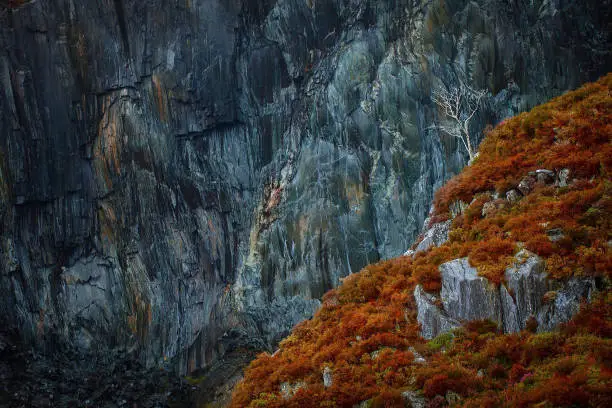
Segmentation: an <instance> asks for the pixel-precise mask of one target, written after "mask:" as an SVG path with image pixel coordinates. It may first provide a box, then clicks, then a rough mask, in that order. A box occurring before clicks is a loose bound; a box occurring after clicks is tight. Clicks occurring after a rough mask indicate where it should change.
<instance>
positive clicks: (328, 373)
mask: <svg viewBox="0 0 612 408" xmlns="http://www.w3.org/2000/svg"><path fill="white" fill-rule="evenodd" d="M333 383H334V379H333V377H332V370H331V368H329V367H325V368H324V369H323V386H324V387H325V388H329V387H331V386H332V384H333Z"/></svg>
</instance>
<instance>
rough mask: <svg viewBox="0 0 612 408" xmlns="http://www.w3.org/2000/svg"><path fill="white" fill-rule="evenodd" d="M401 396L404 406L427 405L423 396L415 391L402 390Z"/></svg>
mask: <svg viewBox="0 0 612 408" xmlns="http://www.w3.org/2000/svg"><path fill="white" fill-rule="evenodd" d="M402 398H404V407H405V408H425V407H426V406H427V401H426V400H425V397H423V396H422V395H420V394H419V393H417V392H415V391H404V392H403V393H402Z"/></svg>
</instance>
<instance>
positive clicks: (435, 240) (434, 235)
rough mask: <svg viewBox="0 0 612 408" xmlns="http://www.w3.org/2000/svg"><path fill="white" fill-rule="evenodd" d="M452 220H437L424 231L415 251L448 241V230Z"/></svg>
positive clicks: (424, 249)
mask: <svg viewBox="0 0 612 408" xmlns="http://www.w3.org/2000/svg"><path fill="white" fill-rule="evenodd" d="M451 223H452V221H450V220H449V221H444V222H439V223H436V224H434V225H432V226H431V228H429V229H428V230H427V231H425V234H424V237H423V240H422V241H421V242H419V245H417V247H416V251H415V252H421V251H426V250H428V249H429V248H431V247H436V246H440V245H442V244H443V243H445V242H446V241H448V232H449V231H450V226H451Z"/></svg>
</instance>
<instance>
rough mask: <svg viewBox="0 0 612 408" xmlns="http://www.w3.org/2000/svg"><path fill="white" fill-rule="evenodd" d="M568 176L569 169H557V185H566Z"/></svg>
mask: <svg viewBox="0 0 612 408" xmlns="http://www.w3.org/2000/svg"><path fill="white" fill-rule="evenodd" d="M569 178H570V169H561V170H559V174H557V179H558V183H559V187H567V185H568V184H569Z"/></svg>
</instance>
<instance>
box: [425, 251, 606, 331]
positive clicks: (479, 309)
mask: <svg viewBox="0 0 612 408" xmlns="http://www.w3.org/2000/svg"><path fill="white" fill-rule="evenodd" d="M440 274H441V278H442V290H441V291H440V302H439V303H441V305H438V304H436V300H437V299H436V297H435V296H434V295H432V294H429V293H427V292H425V291H423V288H422V287H421V286H420V285H418V286H417V287H416V289H415V291H414V297H415V300H416V304H417V319H418V321H419V323H420V324H421V335H422V336H423V337H424V338H426V339H432V338H434V337H436V336H437V335H439V334H440V333H444V332H447V331H450V330H452V329H453V328H455V327H458V326H459V325H460V323H461V322H464V321H470V320H481V319H488V320H492V321H494V322H496V323H497V324H498V325H499V327H500V328H501V329H503V331H504V332H505V333H512V332H517V331H520V330H523V329H525V328H526V326H527V322H528V321H529V319H532V318H533V319H535V321H536V322H537V324H538V326H537V329H538V331H549V330H552V329H554V328H555V327H557V326H558V325H559V324H561V323H564V322H567V321H569V320H570V319H571V318H572V317H573V316H574V315H575V314H576V313H577V312H578V311H579V309H580V302H581V301H582V300H583V299H587V300H588V299H590V297H591V294H592V293H593V291H594V290H595V282H594V280H593V279H592V278H572V279H570V280H568V281H566V282H556V281H552V280H549V279H548V278H547V276H546V273H545V272H544V261H543V260H542V259H541V258H539V257H538V256H536V255H534V254H532V253H529V252H528V251H526V250H522V251H520V252H519V253H518V254H517V255H516V262H515V264H514V265H513V266H512V267H510V268H508V269H507V270H506V274H505V283H504V284H502V285H500V286H499V287H497V286H496V285H494V284H492V283H491V282H489V281H488V280H487V279H485V278H483V277H480V276H478V271H477V270H476V268H473V267H471V266H470V265H469V262H468V260H467V258H462V259H456V260H453V261H450V262H447V263H444V264H442V265H440Z"/></svg>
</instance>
